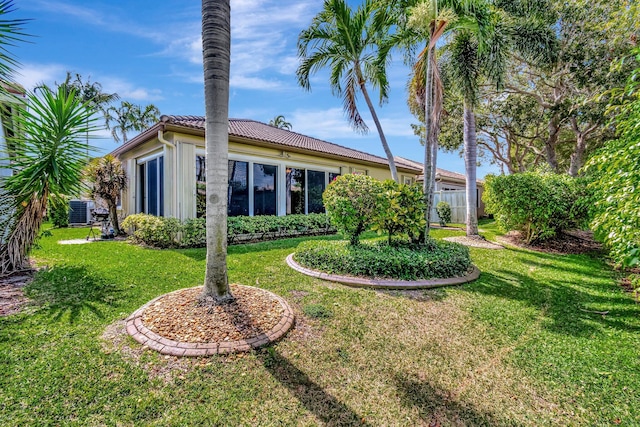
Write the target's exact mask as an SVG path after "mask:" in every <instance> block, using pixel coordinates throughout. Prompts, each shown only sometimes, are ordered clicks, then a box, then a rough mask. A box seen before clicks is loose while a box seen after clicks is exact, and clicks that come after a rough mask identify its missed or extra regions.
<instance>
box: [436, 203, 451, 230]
mask: <svg viewBox="0 0 640 427" xmlns="http://www.w3.org/2000/svg"><path fill="white" fill-rule="evenodd" d="M436 211H437V212H438V218H440V225H441V226H442V227H444V226H445V225H447V223H449V222H451V205H449V203H447V202H445V201H441V202H438V204H437V205H436Z"/></svg>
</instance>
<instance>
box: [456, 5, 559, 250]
mask: <svg viewBox="0 0 640 427" xmlns="http://www.w3.org/2000/svg"><path fill="white" fill-rule="evenodd" d="M519 3H520V5H521V6H523V4H528V5H527V7H522V9H520V10H518V11H514V13H513V14H509V13H507V11H506V10H503V9H497V8H495V7H491V6H490V5H489V4H488V3H487V4H485V5H481V4H479V5H478V6H479V7H477V8H476V9H475V10H474V11H473V13H474V18H475V20H476V22H478V23H480V25H478V26H477V27H470V28H465V29H462V30H459V31H457V32H456V33H455V34H454V37H453V40H452V41H451V43H450V44H449V46H448V47H447V50H448V55H447V62H448V64H447V65H448V67H449V69H450V70H451V74H452V79H451V81H452V82H454V84H455V86H456V87H457V90H458V91H459V92H460V93H461V94H462V97H463V108H464V111H463V128H464V129H463V140H464V158H465V175H466V199H467V207H466V211H467V212H466V213H467V220H466V232H467V236H470V237H473V236H478V210H477V180H476V169H477V152H478V144H477V141H476V122H475V110H474V108H475V106H476V104H477V102H478V92H479V85H480V84H481V81H482V80H483V79H484V80H485V81H488V82H491V83H492V84H494V85H496V86H497V87H501V86H502V81H503V79H504V74H505V72H506V69H507V63H508V59H509V56H511V55H513V54H515V53H517V54H518V55H522V56H523V57H525V58H528V59H531V60H532V61H534V62H537V63H539V64H544V63H548V62H551V61H552V60H553V58H554V50H555V43H554V40H555V38H554V34H553V28H551V27H550V26H549V25H548V24H545V23H544V22H543V20H542V19H537V15H538V14H543V13H544V11H545V9H546V8H547V7H548V5H545V1H544V0H536V1H533V2H529V1H528V0H522V1H520V2H519ZM498 4H499V2H498Z"/></svg>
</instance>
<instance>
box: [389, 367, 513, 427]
mask: <svg viewBox="0 0 640 427" xmlns="http://www.w3.org/2000/svg"><path fill="white" fill-rule="evenodd" d="M394 380H395V386H396V388H397V389H398V391H399V392H400V393H399V394H400V399H401V400H402V402H403V403H404V404H405V405H407V406H414V407H415V408H416V409H417V410H418V411H419V414H420V418H422V420H424V421H425V424H427V425H429V426H443V425H464V426H499V425H518V424H516V423H514V422H512V421H511V422H507V421H505V420H500V419H499V418H497V417H496V415H494V414H491V413H488V412H482V411H479V410H478V409H475V408H474V407H473V406H472V405H471V404H465V403H464V402H460V401H458V400H457V399H456V398H455V396H453V395H452V394H451V393H450V392H447V391H445V390H442V389H440V388H438V387H437V386H435V385H434V384H433V382H431V381H428V380H426V381H422V380H420V379H418V378H415V376H413V375H412V376H411V377H409V378H407V377H404V376H402V375H400V374H396V376H395V379H394Z"/></svg>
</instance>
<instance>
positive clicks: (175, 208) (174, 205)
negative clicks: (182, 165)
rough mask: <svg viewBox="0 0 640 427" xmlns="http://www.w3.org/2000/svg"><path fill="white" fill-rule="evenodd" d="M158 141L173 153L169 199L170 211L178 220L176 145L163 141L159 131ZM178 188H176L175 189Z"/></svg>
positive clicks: (161, 130) (162, 134) (161, 131)
mask: <svg viewBox="0 0 640 427" xmlns="http://www.w3.org/2000/svg"><path fill="white" fill-rule="evenodd" d="M158 141H160V142H161V143H163V144H164V145H165V146H167V147H169V148H172V149H173V150H174V151H173V172H172V177H171V182H172V183H173V193H174V194H173V195H172V197H171V206H172V208H171V210H172V211H173V212H172V213H173V217H174V218H180V215H178V214H179V212H178V190H179V186H178V185H177V183H178V148H177V146H176V144H174V143H172V142H170V141H168V140H166V139H164V130H163V129H160V130H158ZM176 187H178V188H176Z"/></svg>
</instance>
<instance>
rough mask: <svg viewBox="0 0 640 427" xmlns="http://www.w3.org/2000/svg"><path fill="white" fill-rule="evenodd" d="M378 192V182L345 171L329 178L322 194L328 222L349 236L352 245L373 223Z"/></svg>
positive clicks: (380, 187) (358, 240)
mask: <svg viewBox="0 0 640 427" xmlns="http://www.w3.org/2000/svg"><path fill="white" fill-rule="evenodd" d="M394 182H395V181H394ZM381 192H382V183H381V182H380V181H378V180H376V179H374V178H372V177H370V176H366V175H353V174H348V175H342V176H340V177H338V178H337V179H335V180H334V181H332V182H331V183H330V184H329V186H328V187H327V189H326V190H325V191H324V193H323V194H322V201H323V202H324V206H325V209H326V211H327V214H328V215H329V218H330V220H331V223H332V224H333V225H335V226H336V228H337V229H338V231H340V232H341V233H344V234H346V235H347V236H348V237H349V241H350V242H351V244H352V245H358V244H359V242H360V235H361V234H362V233H363V232H364V231H366V230H367V228H369V226H370V225H371V224H372V222H373V220H374V217H375V215H376V210H377V208H378V206H377V203H378V195H379V194H380V193H381Z"/></svg>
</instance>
